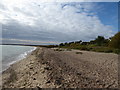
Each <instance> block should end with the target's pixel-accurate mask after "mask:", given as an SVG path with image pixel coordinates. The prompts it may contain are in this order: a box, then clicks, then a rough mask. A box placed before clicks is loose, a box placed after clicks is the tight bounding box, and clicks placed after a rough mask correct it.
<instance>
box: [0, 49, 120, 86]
mask: <svg viewBox="0 0 120 90" xmlns="http://www.w3.org/2000/svg"><path fill="white" fill-rule="evenodd" d="M117 63H118V55H117V54H112V53H97V52H90V51H80V50H72V51H69V50H62V51H57V50H56V49H48V48H37V49H36V50H35V51H33V52H32V53H31V54H30V55H28V56H27V58H25V59H23V60H21V61H19V62H17V63H15V64H13V65H11V67H10V68H8V69H7V70H5V71H4V72H3V73H2V81H3V82H2V84H3V88H117V87H118V64H117Z"/></svg>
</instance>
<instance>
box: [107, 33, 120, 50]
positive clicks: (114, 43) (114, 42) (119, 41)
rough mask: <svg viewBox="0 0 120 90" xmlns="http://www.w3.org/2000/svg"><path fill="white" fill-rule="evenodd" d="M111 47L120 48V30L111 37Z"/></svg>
mask: <svg viewBox="0 0 120 90" xmlns="http://www.w3.org/2000/svg"><path fill="white" fill-rule="evenodd" d="M109 47H111V48H117V49H120V32H118V33H117V34H116V35H115V36H114V37H112V38H111V41H110V43H109Z"/></svg>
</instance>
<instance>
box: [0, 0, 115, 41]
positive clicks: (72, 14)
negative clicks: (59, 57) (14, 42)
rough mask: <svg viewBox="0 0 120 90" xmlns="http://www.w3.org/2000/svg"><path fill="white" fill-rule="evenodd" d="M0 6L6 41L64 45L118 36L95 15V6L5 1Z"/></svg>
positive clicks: (32, 0)
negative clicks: (75, 41)
mask: <svg viewBox="0 0 120 90" xmlns="http://www.w3.org/2000/svg"><path fill="white" fill-rule="evenodd" d="M1 4H2V6H3V7H2V8H0V11H1V16H0V17H1V23H2V24H3V38H16V39H25V40H26V39H27V40H29V39H30V40H40V41H42V40H43V41H59V42H64V41H72V40H90V39H94V38H95V37H96V36H98V35H102V36H105V37H106V38H108V37H110V36H112V35H114V33H115V32H113V31H112V27H111V26H108V25H104V24H103V23H102V22H101V21H100V19H99V17H98V16H97V15H96V13H94V12H93V10H94V8H95V7H96V5H95V3H65V2H63V3H62V2H53V3H50V2H49V3H46V2H39V1H36V0H19V2H18V0H12V1H11V2H9V0H4V1H2V2H1Z"/></svg>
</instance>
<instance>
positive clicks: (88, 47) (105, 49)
mask: <svg viewBox="0 0 120 90" xmlns="http://www.w3.org/2000/svg"><path fill="white" fill-rule="evenodd" d="M60 48H66V49H77V50H85V51H94V52H104V53H116V54H120V49H114V48H109V47H107V46H97V45H94V44H93V45H92V44H91V45H80V44H79V45H78V44H72V45H70V46H60ZM76 54H78V53H76Z"/></svg>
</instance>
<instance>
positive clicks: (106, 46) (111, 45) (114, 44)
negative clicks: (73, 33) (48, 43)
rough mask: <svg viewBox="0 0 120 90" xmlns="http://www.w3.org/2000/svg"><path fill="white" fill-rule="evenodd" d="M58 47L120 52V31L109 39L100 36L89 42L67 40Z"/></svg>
mask: <svg viewBox="0 0 120 90" xmlns="http://www.w3.org/2000/svg"><path fill="white" fill-rule="evenodd" d="M58 47H59V48H67V49H79V50H86V51H95V52H105V53H117V54H120V32H118V33H117V34H116V35H115V36H113V37H112V38H109V39H105V38H104V37H103V36H98V37H97V38H95V40H91V41H89V42H82V41H81V40H80V41H75V42H65V43H61V44H59V46H58Z"/></svg>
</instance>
